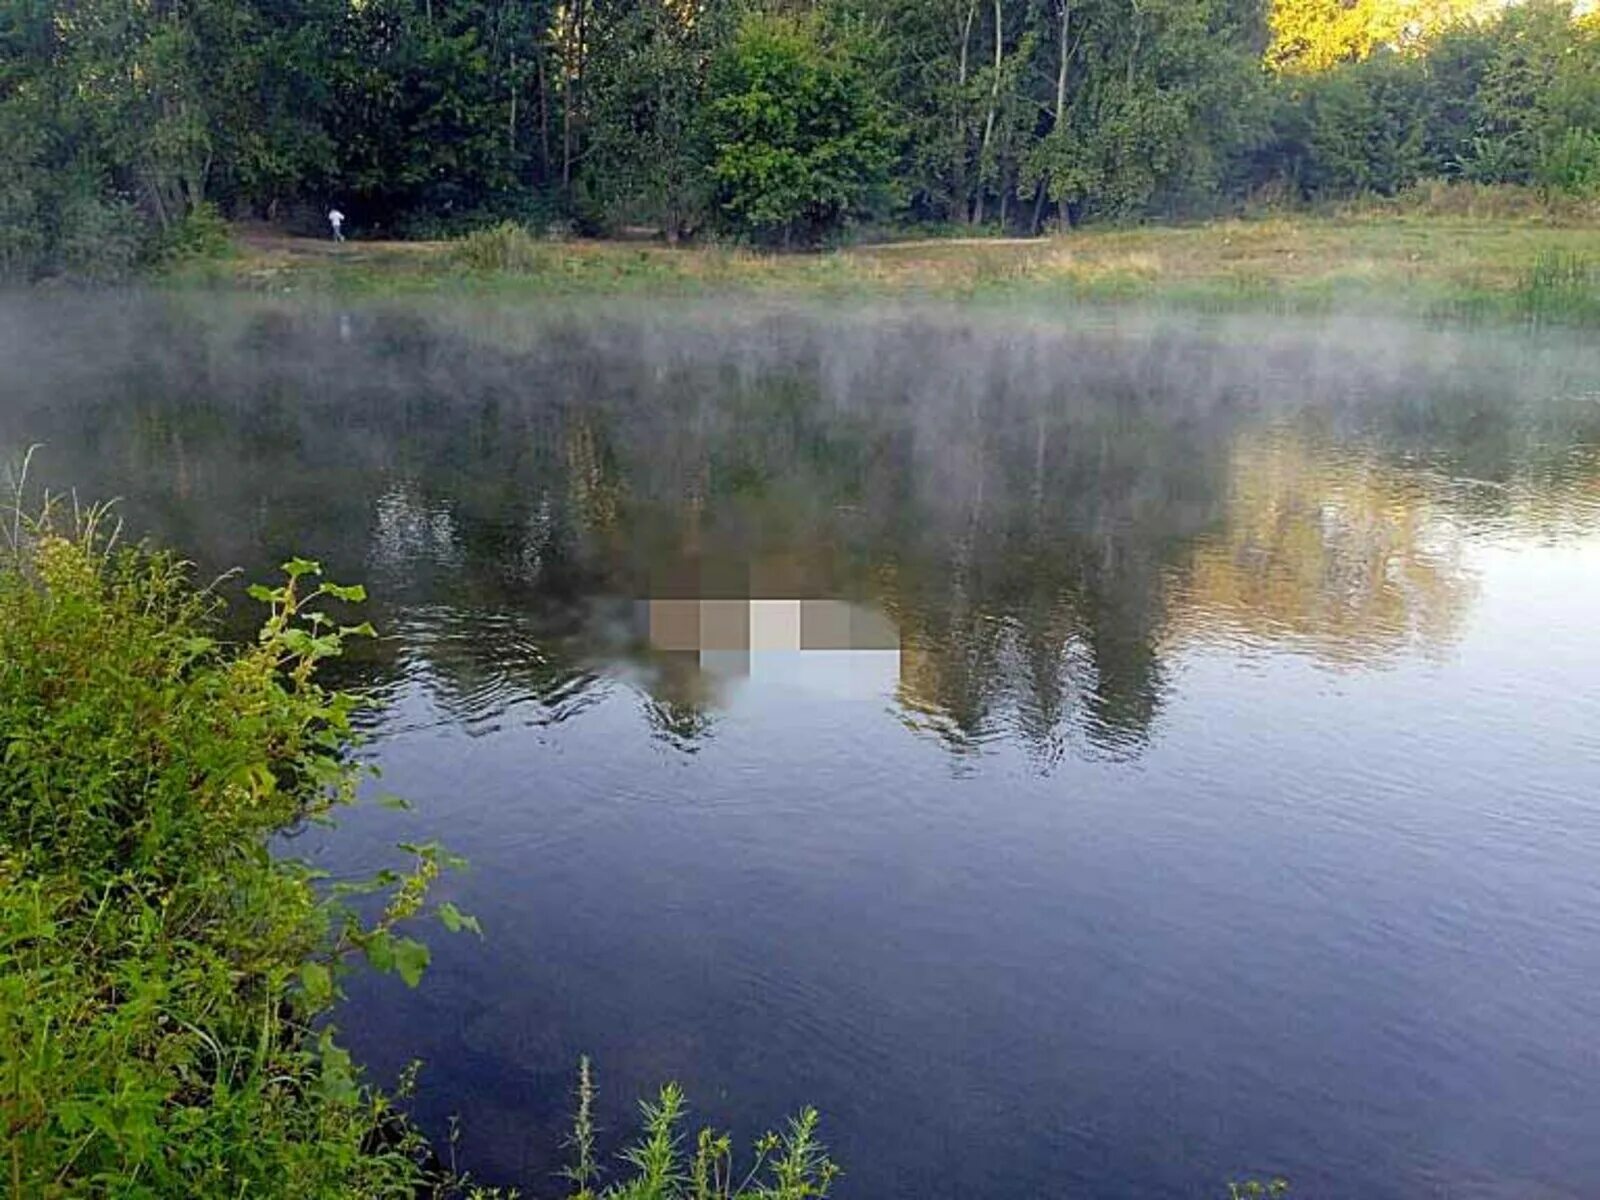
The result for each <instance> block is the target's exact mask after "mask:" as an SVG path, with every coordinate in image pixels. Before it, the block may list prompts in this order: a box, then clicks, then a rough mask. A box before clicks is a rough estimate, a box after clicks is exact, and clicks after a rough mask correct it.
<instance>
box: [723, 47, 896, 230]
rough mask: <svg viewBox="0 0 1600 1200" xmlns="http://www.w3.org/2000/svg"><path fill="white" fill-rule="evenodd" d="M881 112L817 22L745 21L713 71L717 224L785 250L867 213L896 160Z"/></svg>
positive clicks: (865, 83)
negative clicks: (825, 37) (786, 247)
mask: <svg viewBox="0 0 1600 1200" xmlns="http://www.w3.org/2000/svg"><path fill="white" fill-rule="evenodd" d="M883 111H884V106H883V104H882V102H881V100H880V99H879V98H878V97H877V96H875V95H874V94H873V91H872V88H871V87H870V85H869V83H868V81H867V78H866V75H865V73H864V72H862V71H861V70H860V69H859V68H858V67H857V66H856V65H855V64H854V63H853V62H851V61H850V59H849V57H848V56H847V55H846V54H844V53H843V52H842V51H840V50H839V49H837V48H835V47H833V46H831V45H829V44H828V43H827V42H826V40H825V39H824V37H823V33H822V30H821V27H820V24H819V23H818V22H816V21H813V20H807V19H803V18H792V17H784V16H763V15H755V16H751V17H749V18H748V19H747V20H746V21H745V22H744V24H743V25H742V26H741V27H740V29H739V33H738V35H737V37H735V39H734V41H733V44H732V45H731V46H729V47H728V48H727V49H725V50H724V51H723V52H722V54H721V56H720V57H719V58H718V59H717V60H716V62H715V63H714V64H713V66H712V70H711V85H710V102H709V105H708V107H707V114H706V121H707V130H708V135H707V136H708V138H709V140H710V143H711V145H712V161H711V177H712V180H713V182H714V184H715V187H716V201H717V204H718V206H719V210H720V212H721V215H722V218H723V220H724V221H725V222H726V223H727V225H728V226H729V228H731V229H732V230H733V231H735V232H738V233H741V234H745V235H748V236H751V237H754V238H757V239H758V240H763V241H773V242H777V241H781V242H783V243H784V244H786V245H787V244H789V243H790V242H792V241H796V240H798V241H802V242H815V241H817V240H818V239H819V238H821V237H824V236H826V235H827V234H829V233H831V232H833V231H835V230H837V229H838V228H839V227H840V226H841V225H843V224H844V223H845V222H846V221H848V220H849V219H851V218H852V217H854V216H856V215H857V214H859V213H861V212H862V211H865V210H866V209H868V208H869V207H870V203H871V201H872V199H873V198H874V196H876V195H877V194H878V193H879V192H881V191H882V190H883V189H884V188H885V187H886V186H887V183H888V178H889V167H890V164H891V162H892V161H893V158H894V143H893V136H892V131H891V129H890V127H889V125H888V123H887V121H886V120H885V118H884V116H883Z"/></svg>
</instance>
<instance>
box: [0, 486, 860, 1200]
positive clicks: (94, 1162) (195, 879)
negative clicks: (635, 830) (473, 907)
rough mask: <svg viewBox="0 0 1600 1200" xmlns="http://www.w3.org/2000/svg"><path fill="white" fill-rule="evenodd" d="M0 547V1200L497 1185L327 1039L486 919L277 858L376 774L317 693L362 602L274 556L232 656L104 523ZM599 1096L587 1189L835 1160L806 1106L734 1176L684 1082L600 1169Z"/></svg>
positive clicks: (11, 538)
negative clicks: (352, 1011) (440, 933)
mask: <svg viewBox="0 0 1600 1200" xmlns="http://www.w3.org/2000/svg"><path fill="white" fill-rule="evenodd" d="M24 474H25V470H24ZM20 493H21V488H20V486H19V488H18V494H19V495H20ZM0 533H3V536H0V1195H3V1196H5V1197H8V1198H10V1200H53V1198H57V1197H60V1198H65V1197H82V1196H103V1197H118V1198H124V1197H126V1198H130V1200H131V1198H144V1197H150V1198H158V1197H169V1196H170V1197H180V1196H181V1197H191V1196H217V1197H222V1196H228V1197H235V1196H245V1195H248V1196H252V1197H282V1198H283V1200H306V1198H316V1197H325V1198H327V1200H347V1198H349V1197H356V1196H359V1197H362V1198H363V1200H382V1198H385V1197H389V1198H393V1200H402V1198H403V1200H419V1198H424V1197H428V1198H432V1200H452V1198H453V1200H496V1198H499V1200H510V1198H511V1197H514V1196H515V1195H516V1193H515V1192H508V1191H503V1190H500V1189H496V1188H484V1187H480V1186H478V1185H476V1184H475V1183H474V1182H473V1181H472V1180H471V1179H470V1178H469V1177H467V1176H464V1175H461V1174H458V1173H457V1172H456V1171H455V1170H454V1169H453V1167H451V1168H447V1167H445V1166H444V1165H443V1164H442V1162H441V1160H440V1155H439V1154H438V1153H436V1151H435V1149H434V1148H433V1147H431V1146H430V1145H429V1143H428V1141H427V1139H426V1138H425V1137H424V1136H423V1134H422V1133H421V1132H420V1131H419V1130H418V1129H417V1128H416V1127H415V1126H414V1125H413V1124H412V1123H411V1122H410V1121H409V1119H408V1118H407V1116H406V1114H405V1100H406V1098H407V1097H408V1096H409V1094H410V1092H411V1090H412V1088H413V1087H414V1086H415V1083H416V1069H415V1068H412V1069H411V1070H408V1071H407V1072H405V1073H404V1074H403V1076H402V1078H401V1080H400V1082H399V1083H398V1085H397V1086H396V1088H395V1089H394V1091H393V1093H392V1094H390V1093H386V1092H384V1091H383V1090H381V1089H378V1088H376V1087H373V1086H372V1085H370V1084H369V1083H368V1082H366V1081H365V1079H364V1078H363V1074H362V1071H361V1069H360V1067H359V1066H357V1065H356V1064H355V1063H354V1062H352V1060H351V1058H350V1055H349V1054H348V1052H346V1051H345V1050H344V1049H343V1048H342V1047H341V1046H340V1045H339V1042H338V1038H337V1029H336V1028H335V1026H334V1025H333V1024H331V1023H330V1018H338V1017H340V1016H343V1015H346V1014H345V1013H344V1012H343V1010H342V1009H341V1008H340V1007H339V1001H340V1000H341V999H342V993H341V990H340V981H341V979H343V978H344V977H345V976H346V974H347V973H348V972H349V971H351V970H354V969H356V968H357V967H358V966H363V967H366V968H371V969H375V970H378V971H380V972H386V973H392V974H397V975H399V976H400V977H401V979H402V980H403V981H404V982H405V983H406V984H407V985H409V986H413V987H414V986H417V985H418V983H419V982H420V980H421V977H422V975H423V973H424V971H425V970H426V968H427V965H428V961H429V952H428V948H427V945H426V944H425V943H424V942H423V941H420V940H418V939H416V938H415V937H412V936H410V933H409V932H408V931H409V930H410V929H411V928H412V927H414V926H415V925H417V924H418V923H419V922H420V921H423V920H431V921H436V922H437V924H438V925H440V926H442V927H443V929H444V930H445V931H447V932H449V933H461V932H463V931H466V932H474V933H481V930H479V927H478V924H477V922H476V921H475V920H474V919H473V918H472V917H471V916H469V915H468V914H466V913H463V912H461V911H460V910H459V909H457V908H456V907H455V906H454V905H452V904H451V903H449V902H448V901H437V902H436V901H435V900H434V899H432V897H431V895H430V892H431V888H432V885H433V884H434V883H435V882H436V881H437V880H438V878H439V876H440V874H441V872H443V871H446V870H448V869H450V868H452V867H454V866H457V865H459V863H458V861H457V860H454V859H453V858H452V857H451V856H450V855H449V854H447V853H446V852H445V851H443V850H442V849H441V848H440V847H439V846H437V845H434V844H402V845H401V846H399V850H400V851H401V852H402V853H403V854H404V855H405V856H406V857H407V859H408V860H409V865H408V866H407V867H406V868H404V869H401V870H394V869H387V868H386V869H382V870H379V871H377V872H375V873H374V874H373V875H372V876H371V877H370V878H369V879H367V880H365V881H361V882H357V883H333V882H332V881H330V880H327V879H325V878H322V877H321V876H319V875H318V874H317V873H316V872H315V871H313V870H312V869H311V867H310V866H309V865H308V864H306V863H304V862H302V861H299V860H297V859H294V858H291V857H286V856H283V855H281V854H276V853H273V852H272V849H271V848H270V847H271V843H272V841H273V839H274V838H275V837H276V836H277V835H278V834H280V833H282V832H284V831H285V830H288V829H292V828H295V827H298V826H301V825H304V824H306V823H311V822H327V821H328V820H329V819H330V818H331V817H332V816H333V815H334V814H335V813H336V812H337V810H338V809H340V808H342V807H345V806H347V805H349V804H352V803H354V802H355V800H356V797H357V792H358V788H359V786H360V784H361V783H362V781H363V780H364V779H365V778H366V777H367V775H368V774H369V771H368V769H367V768H366V767H365V766H364V765H363V763H362V761H361V760H360V758H359V757H357V755H356V753H355V752H356V750H357V749H358V746H359V738H358V736H357V734H356V732H355V729H354V727H353V725H352V723H351V718H352V716H353V714H354V713H356V712H357V711H358V710H359V709H361V708H363V707H365V706H366V703H367V702H366V701H365V700H364V699H363V698H362V697H360V696H359V695H357V694H355V693H351V692H346V691H338V690H330V689H328V688H326V687H324V686H323V685H322V684H321V683H320V682H319V681H318V668H319V665H320V664H322V663H324V662H326V661H327V660H329V659H333V658H336V657H338V656H339V655H340V654H341V652H342V650H343V648H344V644H345V642H346V641H347V640H348V639H350V638H356V637H365V636H370V635H371V633H372V630H371V628H370V626H368V625H366V624H365V623H360V624H354V623H346V622H348V621H350V620H352V619H353V618H352V617H351V612H352V610H353V609H354V608H355V607H356V606H358V605H359V604H360V603H361V602H362V601H363V600H364V599H365V593H364V591H363V590H362V589H361V588H360V587H359V586H351V587H346V586H340V585H338V584H334V583H332V582H329V581H328V580H326V579H325V578H323V576H322V572H321V568H320V566H319V565H318V564H316V563H314V562H310V561H308V560H304V559H293V560H291V561H290V562H288V563H286V564H284V568H283V570H284V578H283V582H282V583H280V584H279V585H277V586H275V587H266V586H261V585H255V586H252V587H251V588H250V589H249V594H250V596H251V598H252V600H254V601H256V602H259V603H260V604H262V605H263V606H264V608H265V617H264V619H263V623H262V625H261V627H260V632H259V635H258V637H257V638H256V640H255V641H254V642H250V643H246V644H242V645H229V644H227V643H225V642H223V641H221V640H219V629H220V624H219V617H220V612H221V601H220V599H219V598H218V596H217V595H216V593H215V592H214V591H213V589H212V588H208V587H200V586H198V585H197V584H196V582H195V580H194V579H193V577H192V571H191V568H190V566H189V565H188V564H187V563H185V562H183V561H182V560H180V559H178V558H176V557H175V556H173V555H172V554H170V553H167V552H164V551H159V550H154V549H151V548H148V547H145V546H128V545H124V544H121V542H120V538H119V533H120V529H119V528H118V526H117V524H116V523H115V522H114V520H113V519H112V515H111V513H110V511H109V510H107V509H105V508H88V509H84V508H80V507H79V506H78V505H76V504H75V503H74V504H67V503H64V502H62V501H61V500H59V499H58V500H55V501H51V500H49V499H47V500H46V501H45V502H44V504H43V507H42V509H41V510H40V515H38V516H33V517H30V516H27V515H25V514H24V511H23V509H22V507H21V505H20V502H19V503H17V504H16V505H15V506H13V507H12V508H11V509H9V510H7V511H5V512H4V518H3V520H0ZM593 1096H594V1087H593V1082H592V1078H591V1074H590V1070H589V1064H588V1062H587V1060H584V1061H583V1062H582V1063H581V1065H580V1077H579V1088H578V1093H577V1112H576V1121H575V1128H574V1132H573V1136H572V1138H571V1139H570V1140H569V1143H568V1145H569V1149H570V1150H571V1152H572V1156H573V1160H574V1161H573V1163H572V1165H571V1166H569V1168H568V1169H567V1170H566V1171H565V1172H564V1174H565V1175H566V1177H567V1178H568V1180H569V1182H570V1184H571V1194H572V1195H573V1196H574V1197H577V1198H582V1200H600V1198H608V1200H690V1198H692V1200H813V1198H816V1197H822V1196H825V1195H827V1193H828V1190H829V1188H830V1186H831V1183H832V1181H833V1179H834V1177H835V1175H836V1174H837V1173H838V1168H837V1167H836V1166H835V1165H834V1163H833V1162H832V1161H831V1160H830V1159H829V1158H828V1155H827V1153H826V1151H825V1149H824V1148H823V1146H822V1145H821V1143H820V1142H819V1141H818V1138H817V1127H818V1122H819V1118H818V1115H817V1113H816V1112H815V1111H814V1110H812V1109H805V1110H804V1111H802V1112H801V1113H800V1114H799V1115H798V1116H796V1117H794V1118H793V1119H792V1120H791V1121H790V1122H789V1123H788V1124H787V1126H786V1127H785V1129H784V1131H783V1132H780V1133H768V1134H766V1135H764V1136H762V1137H761V1138H760V1139H758V1140H757V1141H756V1143H755V1146H754V1157H753V1162H752V1163H751V1164H750V1165H748V1166H746V1165H745V1164H743V1163H742V1162H741V1164H740V1168H739V1169H740V1170H742V1171H744V1174H742V1175H736V1174H735V1155H734V1150H733V1144H732V1141H731V1139H730V1138H729V1137H728V1136H727V1135H725V1134H722V1133H719V1132H716V1131H714V1130H711V1129H702V1130H700V1131H699V1133H698V1137H697V1138H696V1140H694V1141H693V1142H692V1143H688V1142H686V1139H685V1129H684V1127H685V1124H686V1121H687V1107H686V1104H685V1100H684V1096H683V1093H682V1092H681V1091H680V1090H679V1089H678V1088H677V1086H676V1085H675V1084H667V1085H666V1086H664V1087H663V1088H662V1089H661V1091H660V1093H659V1095H658V1096H657V1097H656V1099H655V1100H654V1101H653V1102H650V1103H643V1104H641V1105H640V1111H641V1123H642V1129H641V1132H640V1133H639V1135H638V1137H637V1139H636V1140H635V1141H634V1142H632V1143H631V1144H630V1145H628V1146H626V1147H625V1148H624V1149H623V1150H622V1151H621V1153H620V1155H619V1156H618V1158H617V1160H616V1162H615V1165H612V1164H611V1163H609V1162H608V1163H607V1164H606V1165H605V1166H602V1165H601V1161H600V1159H599V1157H598V1156H597V1151H596V1139H595V1131H594V1126H593V1120H592V1116H591V1107H592V1102H593ZM451 1149H452V1150H453V1146H452V1147H451ZM451 1157H452V1158H453V1154H452V1155H451ZM741 1180H742V1182H741Z"/></svg>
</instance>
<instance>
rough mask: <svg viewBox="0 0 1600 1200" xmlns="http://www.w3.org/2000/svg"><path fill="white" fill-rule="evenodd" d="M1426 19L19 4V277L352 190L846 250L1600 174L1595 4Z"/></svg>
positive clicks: (534, 216) (12, 101)
mask: <svg viewBox="0 0 1600 1200" xmlns="http://www.w3.org/2000/svg"><path fill="white" fill-rule="evenodd" d="M1390 7H1392V8H1393V9H1394V12H1392V13H1391V12H1389V11H1388V9H1387V8H1385V7H1384V6H1383V5H1376V6H1375V5H1374V4H1372V3H1367V4H1364V5H1357V6H1354V7H1351V6H1348V5H1345V6H1340V5H1329V4H1326V3H1322V2H1321V0H1317V2H1315V3H1308V4H1300V5H1299V6H1298V7H1296V6H1295V4H1293V3H1291V0H1277V3H1276V4H1274V5H1272V9H1271V12H1270V14H1269V12H1268V5H1267V3H1266V0H811V2H808V3H795V2H794V0H570V2H568V3H558V2H557V0H519V2H518V3H511V2H510V0H366V2H364V3H361V4H354V5H350V4H343V3H339V2H338V0H147V2H142V3H137V4H128V3H124V2H121V0H5V3H4V4H3V5H0V155H3V157H4V160H5V161H6V162H7V164H8V165H9V167H10V169H9V170H8V171H7V173H6V175H5V178H4V179H0V271H4V272H5V273H7V274H12V275H18V274H20V275H26V276H37V275H41V274H49V273H57V272H59V273H67V274H75V275H84V276H89V277H108V276H115V275H117V274H120V273H123V272H125V271H126V270H128V269H129V268H130V267H132V266H133V265H134V264H136V263H137V262H139V261H143V260H149V259H159V258H161V257H163V256H170V255H172V254H174V253H178V252H184V251H188V252H192V251H193V250H195V249H196V248H201V247H203V246H204V245H206V244H207V239H206V238H205V237H204V236H202V235H197V234H195V233H194V232H192V231H190V230H188V228H187V226H188V225H189V223H191V222H193V221H195V220H197V219H198V220H201V221H202V222H203V221H205V220H206V217H205V214H206V213H207V212H208V211H210V210H209V209H208V208H207V207H206V206H207V205H214V206H215V207H216V209H217V210H218V211H220V212H221V213H222V214H223V215H225V216H227V217H231V218H247V217H259V218H270V219H274V220H277V221H279V222H280V223H283V224H287V225H288V226H289V227H291V228H295V229H298V230H300V231H302V232H313V233H314V232H323V231H325V213H326V211H327V209H328V208H329V207H330V206H332V205H337V206H338V207H339V208H340V209H341V210H343V211H344V212H345V213H346V214H347V215H348V217H349V227H350V229H351V231H353V232H355V233H357V234H358V235H360V234H366V235H372V234H395V233H400V234H405V233H430V232H442V231H449V230H456V229H463V228H468V227H475V226H480V225H489V224H493V223H495V222H497V221H500V220H505V219H512V220H515V221H517V222H519V223H521V224H523V225H524V226H525V227H527V228H529V229H531V230H532V231H533V232H534V233H535V235H538V236H542V235H544V234H545V233H547V232H549V231H551V230H552V229H555V230H566V229H569V228H573V227H576V228H579V229H582V230H585V231H591V232H606V231H616V230H618V229H620V228H622V227H624V226H630V225H642V226H645V227H648V228H650V229H655V230H660V231H661V232H662V233H663V234H664V235H665V236H666V237H667V238H668V239H669V240H677V239H679V238H682V237H685V236H690V235H694V234H713V233H714V234H719V235H721V236H731V237H737V238H744V239H752V240H758V241H778V242H797V241H799V242H811V241H816V240H818V239H822V238H828V237H833V236H836V235H837V234H838V233H839V232H840V231H841V230H842V229H843V228H844V227H845V226H847V225H848V224H850V223H851V222H854V221H860V220H869V219H870V220H874V221H895V222H902V223H924V222H934V223H957V224H965V223H973V224H978V225H993V224H995V223H996V222H998V224H999V225H1000V226H1002V227H1004V228H1006V229H1010V230H1015V231H1031V230H1037V229H1039V228H1040V227H1042V226H1043V225H1045V224H1046V223H1047V222H1049V221H1052V220H1054V221H1058V222H1062V223H1075V222H1078V221H1081V220H1094V219H1097V218H1108V219H1116V220H1127V219H1138V218H1144V217H1149V216H1183V215H1205V214H1208V213H1211V212H1215V211H1219V210H1224V209H1228V208H1236V207H1238V206H1240V205H1242V204H1245V203H1247V202H1248V201H1250V200H1251V199H1252V198H1254V197H1256V196H1258V195H1261V194H1266V195H1270V196H1278V197H1291V198H1299V199H1305V198H1317V197H1327V196H1344V195H1350V194H1355V193H1360V192H1364V191H1373V192H1378V193H1385V194H1387V193H1392V192H1394V191H1395V190H1397V189H1400V188H1403V187H1405V186H1406V185H1407V184H1408V183H1411V182H1413V181H1415V180H1417V179H1420V178H1425V177H1447V178H1462V179H1468V180H1474V181H1478V182H1489V183H1518V184H1527V185H1537V186H1540V187H1545V188H1551V189H1563V190H1568V191H1585V190H1591V191H1592V190H1593V189H1595V188H1596V187H1600V29H1597V27H1596V25H1595V23H1594V22H1593V21H1589V22H1587V23H1586V22H1581V21H1575V20H1574V19H1573V18H1572V15H1571V13H1570V11H1569V10H1568V9H1567V8H1566V7H1565V6H1564V5H1563V4H1562V3H1560V0H1533V2H1532V3H1530V4H1525V5H1517V6H1513V7H1511V8H1509V9H1507V10H1505V11H1504V12H1503V13H1502V14H1500V15H1498V16H1495V17H1492V18H1488V19H1485V20H1482V21H1479V22H1477V23H1474V22H1472V21H1470V20H1463V21H1460V22H1457V23H1456V24H1453V25H1450V24H1446V25H1445V26H1444V27H1443V28H1442V29H1438V30H1436V29H1435V26H1436V25H1439V24H1440V22H1439V21H1434V20H1432V19H1431V18H1432V17H1433V16H1438V17H1440V21H1443V20H1444V18H1445V17H1451V16H1461V15H1462V14H1461V13H1460V12H1458V11H1457V10H1458V9H1460V8H1461V7H1462V6H1461V5H1456V6H1455V7H1453V8H1452V7H1450V6H1448V5H1445V6H1442V7H1440V8H1439V10H1438V12H1437V13H1435V12H1434V10H1433V9H1432V8H1429V9H1428V10H1427V14H1425V15H1429V16H1430V19H1429V20H1421V19H1420V18H1417V19H1410V18H1408V19H1407V20H1406V21H1403V22H1401V24H1400V25H1395V20H1392V19H1390V18H1395V19H1398V18H1397V17H1396V14H1402V15H1403V13H1404V12H1410V11H1411V10H1410V9H1407V8H1405V6H1404V5H1402V4H1395V5H1392V6H1390ZM1412 7H1413V8H1415V7H1416V6H1415V5H1413V6H1412ZM1472 7H1473V6H1471V5H1467V6H1466V8H1467V9H1470V8H1472ZM1413 15H1414V14H1413ZM1351 22H1355V24H1354V25H1351V27H1350V28H1348V29H1347V28H1345V26H1346V25H1350V24H1351ZM1356 26H1359V28H1357V27H1356ZM1391 26H1393V27H1394V28H1391ZM1385 30H1388V32H1387V33H1386V32H1385ZM1396 30H1399V32H1396ZM1418 30H1425V31H1426V32H1427V33H1428V34H1429V36H1428V37H1427V38H1426V40H1419V36H1418V34H1417V31H1418ZM1274 33H1275V34H1276V36H1277V39H1278V40H1277V42H1276V43H1275V45H1274V46H1273V48H1272V49H1271V50H1270V52H1269V47H1268V41H1269V36H1271V35H1272V34H1274ZM1313 67H1314V68H1318V70H1316V71H1312V70H1310V68H1313ZM1269 68H1282V73H1280V74H1275V73H1274V72H1273V70H1272V69H1269Z"/></svg>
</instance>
